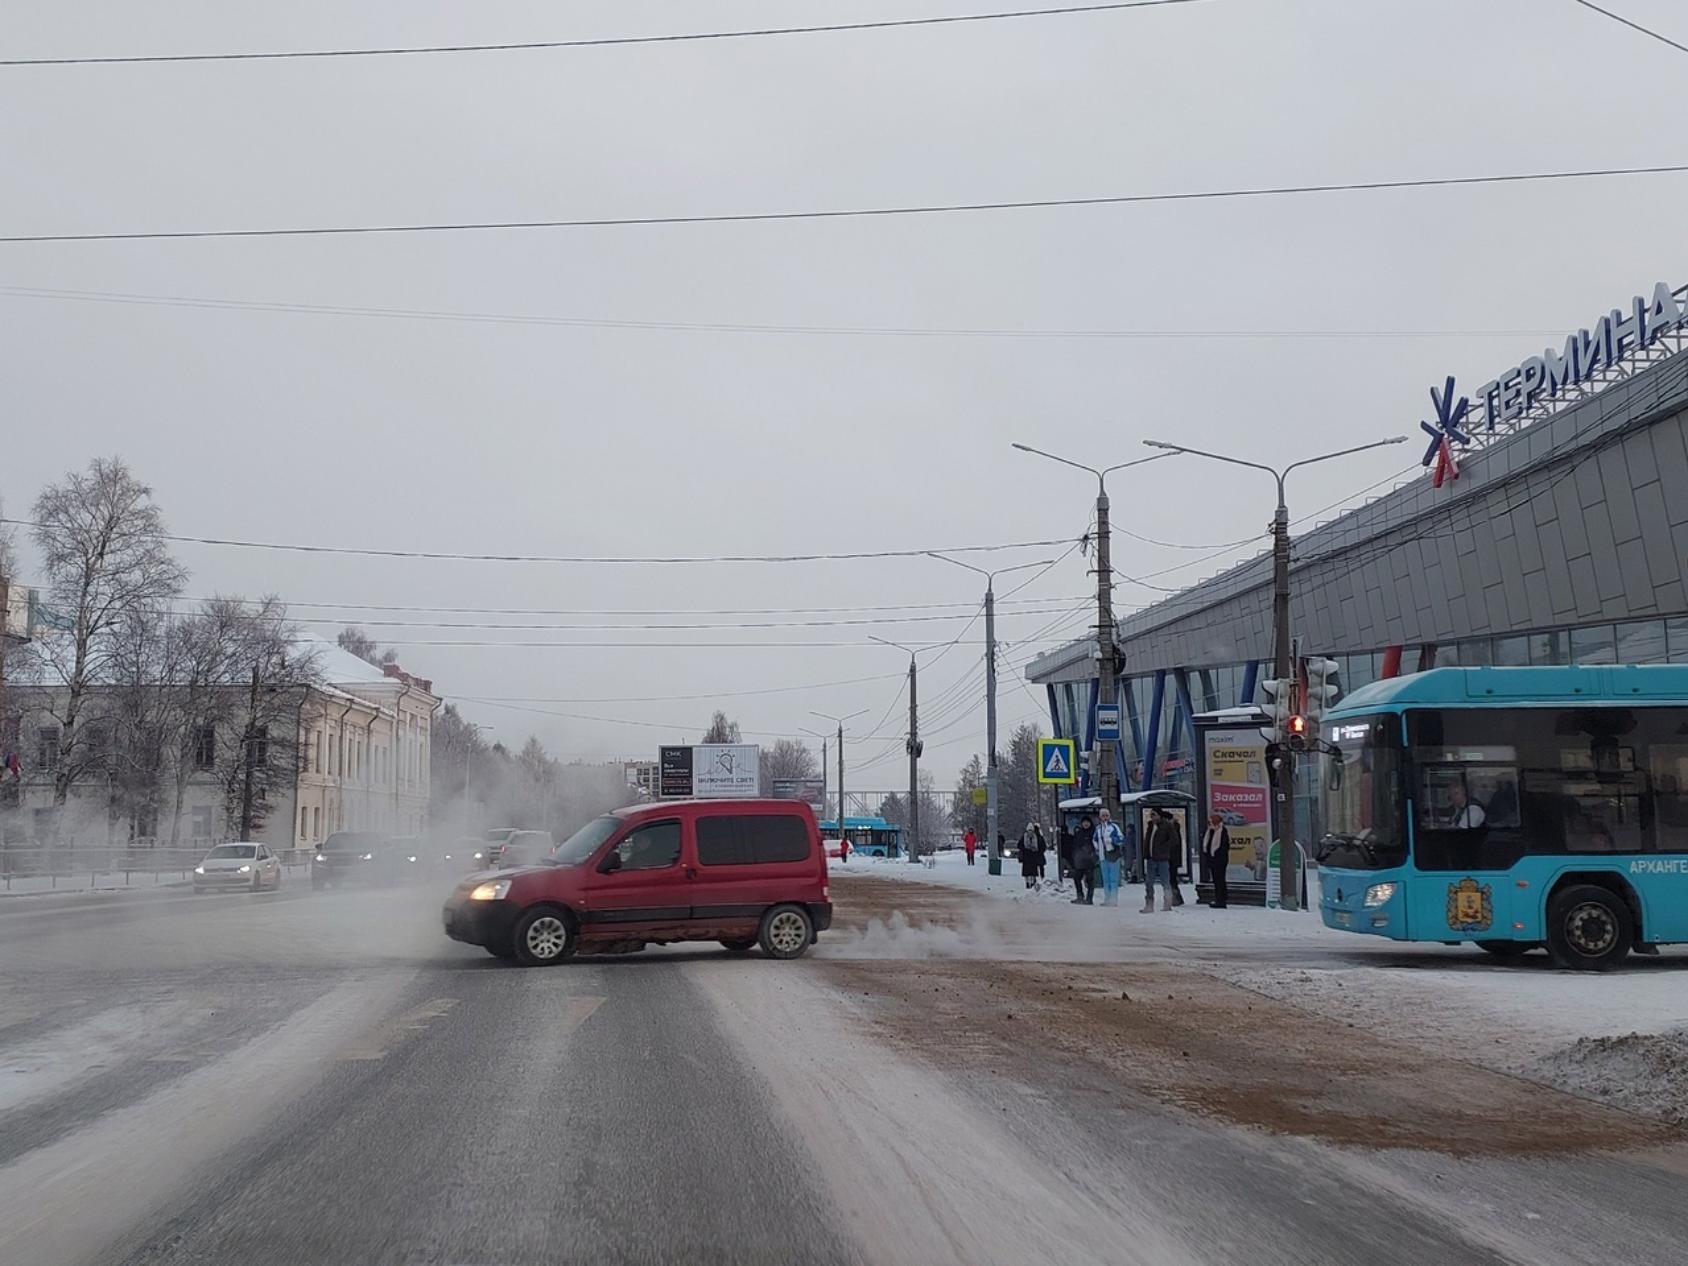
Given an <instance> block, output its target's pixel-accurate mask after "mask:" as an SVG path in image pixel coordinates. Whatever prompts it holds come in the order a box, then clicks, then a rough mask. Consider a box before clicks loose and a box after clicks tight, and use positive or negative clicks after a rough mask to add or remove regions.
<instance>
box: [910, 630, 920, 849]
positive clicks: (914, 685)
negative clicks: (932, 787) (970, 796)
mask: <svg viewBox="0 0 1688 1266" xmlns="http://www.w3.org/2000/svg"><path fill="white" fill-rule="evenodd" d="M919 685H920V679H919V675H918V674H917V673H916V672H915V667H914V656H913V655H912V654H910V655H909V657H908V744H907V746H908V858H909V860H910V861H911V862H913V861H919V860H920V705H919V703H918V701H917V700H916V698H915V692H916V690H917V689H918V688H919Z"/></svg>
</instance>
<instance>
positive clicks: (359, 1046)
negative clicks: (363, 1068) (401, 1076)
mask: <svg viewBox="0 0 1688 1266" xmlns="http://www.w3.org/2000/svg"><path fill="white" fill-rule="evenodd" d="M457 1002H458V1000H457V999H456V998H434V999H431V1000H430V1001H428V1002H424V1003H423V1004H422V1005H421V1006H419V1007H412V1008H411V1009H410V1010H409V1011H406V1012H405V1013H404V1014H403V1015H399V1016H394V1017H393V1018H392V1019H391V1020H388V1021H387V1022H386V1023H385V1024H382V1025H379V1026H377V1027H376V1028H375V1029H374V1030H373V1031H372V1032H370V1033H368V1034H366V1035H364V1037H363V1038H362V1039H361V1040H360V1041H358V1042H357V1043H355V1044H354V1045H352V1046H350V1047H347V1048H346V1049H345V1050H343V1051H341V1052H340V1053H339V1054H338V1055H336V1056H335V1058H336V1059H338V1060H342V1061H362V1060H376V1059H385V1058H387V1054H388V1052H389V1051H391V1050H392V1049H393V1048H394V1047H396V1046H398V1045H399V1044H400V1043H402V1042H405V1041H407V1040H408V1039H409V1038H410V1037H411V1036H413V1035H415V1034H417V1033H423V1032H426V1031H427V1028H428V1025H429V1024H431V1023H432V1022H433V1021H435V1020H437V1019H439V1018H440V1017H441V1016H442V1015H444V1014H446V1012H448V1011H450V1010H451V1009H452V1008H453V1007H455V1006H456V1005H457Z"/></svg>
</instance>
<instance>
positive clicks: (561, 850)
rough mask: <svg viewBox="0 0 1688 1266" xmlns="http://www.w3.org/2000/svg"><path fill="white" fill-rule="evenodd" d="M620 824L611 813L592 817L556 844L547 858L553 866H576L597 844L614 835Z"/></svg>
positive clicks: (593, 851)
mask: <svg viewBox="0 0 1688 1266" xmlns="http://www.w3.org/2000/svg"><path fill="white" fill-rule="evenodd" d="M620 826H621V819H620V818H618V817H615V816H614V815H612V814H605V815H604V816H603V817H601V818H594V819H592V821H590V822H588V823H587V824H586V825H585V826H583V827H581V828H580V830H578V831H576V832H575V833H574V834H573V835H571V836H569V837H568V839H566V840H564V841H563V842H562V843H561V844H559V845H557V849H556V851H555V852H554V853H552V854H551V857H550V859H549V860H550V861H551V863H552V865H555V866H578V865H580V864H581V863H582V862H584V861H585V860H586V859H587V858H588V857H590V856H592V854H593V853H596V852H597V851H598V846H599V845H601V844H602V843H603V842H604V841H605V840H607V839H609V837H610V836H612V835H614V834H615V833H616V831H617V830H618V829H619V828H620Z"/></svg>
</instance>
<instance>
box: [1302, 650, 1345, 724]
mask: <svg viewBox="0 0 1688 1266" xmlns="http://www.w3.org/2000/svg"><path fill="white" fill-rule="evenodd" d="M1340 668H1341V665H1340V664H1338V663H1337V662H1336V661H1335V660H1334V659H1321V658H1319V657H1318V656H1308V657H1307V658H1306V659H1304V660H1302V661H1301V671H1302V672H1303V674H1305V678H1306V681H1307V694H1306V696H1305V699H1304V701H1303V703H1302V705H1301V706H1302V708H1303V709H1304V710H1305V711H1306V713H1307V720H1308V722H1309V723H1310V724H1311V726H1312V729H1313V731H1314V733H1315V734H1316V733H1317V732H1318V728H1319V722H1320V721H1321V720H1322V719H1323V718H1324V715H1325V709H1326V708H1327V707H1329V706H1330V705H1331V704H1333V703H1335V702H1336V691H1337V686H1336V682H1335V680H1334V678H1335V677H1336V674H1337V672H1338V670H1339V669H1340Z"/></svg>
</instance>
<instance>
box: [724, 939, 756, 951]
mask: <svg viewBox="0 0 1688 1266" xmlns="http://www.w3.org/2000/svg"><path fill="white" fill-rule="evenodd" d="M721 944H722V945H725V946H726V947H727V948H728V949H730V950H732V952H733V953H735V954H745V953H748V952H749V951H751V950H753V949H755V948H756V938H755V937H754V936H753V937H751V938H750V939H749V940H748V941H745V940H738V941H722V942H721Z"/></svg>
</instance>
